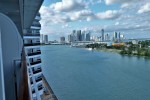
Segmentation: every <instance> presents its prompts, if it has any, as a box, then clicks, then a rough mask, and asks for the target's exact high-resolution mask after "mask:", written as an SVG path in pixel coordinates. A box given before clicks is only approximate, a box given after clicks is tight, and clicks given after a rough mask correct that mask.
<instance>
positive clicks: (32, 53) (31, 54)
mask: <svg viewBox="0 0 150 100" xmlns="http://www.w3.org/2000/svg"><path fill="white" fill-rule="evenodd" d="M39 54H41V51H40V50H39V51H36V52H31V53H28V56H33V55H39Z"/></svg>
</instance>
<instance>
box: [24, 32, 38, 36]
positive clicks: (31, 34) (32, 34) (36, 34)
mask: <svg viewBox="0 0 150 100" xmlns="http://www.w3.org/2000/svg"><path fill="white" fill-rule="evenodd" d="M23 35H24V36H40V33H25V34H23Z"/></svg>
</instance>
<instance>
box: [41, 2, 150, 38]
mask: <svg viewBox="0 0 150 100" xmlns="http://www.w3.org/2000/svg"><path fill="white" fill-rule="evenodd" d="M40 13H41V21H40V23H41V25H42V28H41V34H48V36H49V40H59V38H60V37H61V36H65V37H67V35H69V34H71V33H72V30H85V31H89V30H90V31H91V35H93V36H100V35H101V29H104V30H105V34H106V33H108V34H110V35H112V34H113V33H114V31H116V32H120V33H121V34H123V35H124V36H125V37H126V38H150V0H44V3H43V5H42V7H41V9H40Z"/></svg>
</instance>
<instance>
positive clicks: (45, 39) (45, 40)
mask: <svg viewBox="0 0 150 100" xmlns="http://www.w3.org/2000/svg"><path fill="white" fill-rule="evenodd" d="M44 43H45V44H47V43H48V35H44Z"/></svg>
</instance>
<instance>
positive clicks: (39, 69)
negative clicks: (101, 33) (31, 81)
mask: <svg viewBox="0 0 150 100" xmlns="http://www.w3.org/2000/svg"><path fill="white" fill-rule="evenodd" d="M39 72H42V69H41V68H38V69H36V70H34V68H33V74H36V73H39Z"/></svg>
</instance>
